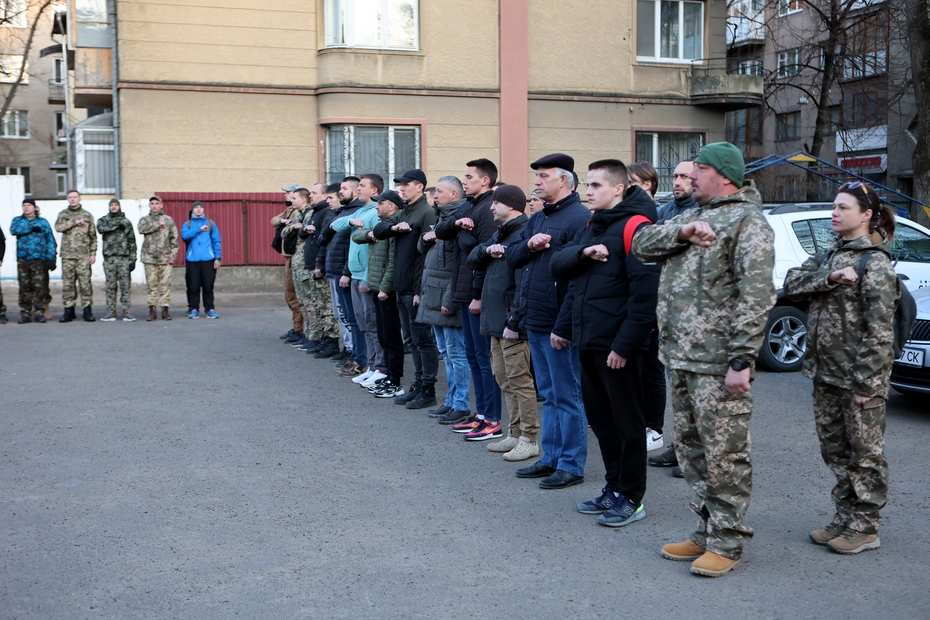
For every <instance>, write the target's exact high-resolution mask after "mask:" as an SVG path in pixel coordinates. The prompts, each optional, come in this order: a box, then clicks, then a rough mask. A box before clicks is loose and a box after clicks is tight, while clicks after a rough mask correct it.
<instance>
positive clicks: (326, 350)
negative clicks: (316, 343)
mask: <svg viewBox="0 0 930 620" xmlns="http://www.w3.org/2000/svg"><path fill="white" fill-rule="evenodd" d="M323 340H324V341H325V344H324V345H323V346H322V347H320V350H319V351H317V352H316V353H315V354H314V355H313V357H314V358H316V359H318V360H322V359H326V358H328V357H330V356H332V355H335V354H336V353H339V341H338V340H337V339H336V338H324V339H323Z"/></svg>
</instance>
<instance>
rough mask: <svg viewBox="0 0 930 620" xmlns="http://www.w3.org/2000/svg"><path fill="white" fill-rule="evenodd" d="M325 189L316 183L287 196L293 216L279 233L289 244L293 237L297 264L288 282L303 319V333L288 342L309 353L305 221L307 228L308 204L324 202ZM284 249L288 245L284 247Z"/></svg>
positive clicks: (308, 219)
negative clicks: (309, 188) (294, 237)
mask: <svg viewBox="0 0 930 620" xmlns="http://www.w3.org/2000/svg"><path fill="white" fill-rule="evenodd" d="M325 187H326V186H325V185H323V184H322V183H317V184H316V185H314V186H313V188H312V189H311V190H307V189H306V188H304V187H301V188H298V189H296V190H294V191H292V192H291V193H290V197H291V198H290V200H291V206H290V208H291V209H292V213H291V216H290V223H288V224H286V225H285V226H284V228H282V229H281V239H282V240H283V241H285V242H286V241H287V240H289V239H290V238H291V237H292V236H296V246H295V249H294V256H296V257H297V260H296V261H295V260H293V258H291V278H292V280H293V283H294V294H295V295H296V296H297V304H298V307H299V309H300V314H301V316H302V317H303V321H302V323H301V325H302V326H303V330H304V331H301V332H299V333H298V334H297V335H298V336H299V338H297V339H296V340H294V341H293V342H291V343H290V344H291V346H292V347H295V348H299V349H302V350H306V349H309V348H310V347H312V346H313V344H315V343H314V342H312V341H311V340H310V339H308V338H307V335H306V334H307V333H308V332H309V331H310V326H311V324H312V323H311V321H310V316H309V314H308V313H309V311H310V308H309V304H307V303H304V300H305V299H306V298H307V294H308V292H309V282H310V271H309V270H307V269H304V262H303V256H304V243H305V242H306V240H307V235H306V234H305V233H304V232H303V230H304V219H305V218H306V220H307V222H306V225H307V226H309V225H310V213H311V210H310V209H309V208H308V207H309V204H310V201H311V200H315V201H316V202H319V201H321V200H322V201H324V202H325V201H326V197H325V196H324V194H323V189H324V188H325ZM283 245H289V244H288V243H284V244H283Z"/></svg>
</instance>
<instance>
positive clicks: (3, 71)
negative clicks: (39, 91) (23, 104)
mask: <svg viewBox="0 0 930 620" xmlns="http://www.w3.org/2000/svg"><path fill="white" fill-rule="evenodd" d="M0 2H2V0H0ZM22 66H23V56H22V54H20V55H16V54H2V55H0V83H3V84H15V83H16V81H17V80H19V70H20V68H21V67H22ZM28 83H29V63H26V67H25V71H23V80H22V81H21V82H20V84H28Z"/></svg>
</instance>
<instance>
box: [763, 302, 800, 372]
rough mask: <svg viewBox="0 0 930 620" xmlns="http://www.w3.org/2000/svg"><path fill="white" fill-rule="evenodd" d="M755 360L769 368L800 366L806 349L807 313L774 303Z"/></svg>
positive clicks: (787, 368) (774, 370) (797, 368)
mask: <svg viewBox="0 0 930 620" xmlns="http://www.w3.org/2000/svg"><path fill="white" fill-rule="evenodd" d="M764 334H765V341H764V342H763V343H762V350H761V351H760V352H759V362H760V363H761V364H762V366H764V367H765V368H767V369H769V370H771V371H773V372H793V371H796V370H800V368H801V364H802V362H803V361H804V353H805V352H806V351H807V315H806V314H804V313H803V312H801V311H800V310H798V309H797V308H792V307H791V306H776V307H775V308H774V309H773V310H772V311H771V312H770V313H769V320H768V321H767V322H766V324H765V332H764Z"/></svg>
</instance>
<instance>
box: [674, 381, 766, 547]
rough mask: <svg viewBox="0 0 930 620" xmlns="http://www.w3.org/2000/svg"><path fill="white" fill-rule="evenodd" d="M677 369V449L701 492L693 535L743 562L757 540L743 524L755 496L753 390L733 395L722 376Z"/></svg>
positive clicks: (690, 480)
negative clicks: (750, 544)
mask: <svg viewBox="0 0 930 620" xmlns="http://www.w3.org/2000/svg"><path fill="white" fill-rule="evenodd" d="M671 372H672V379H671V383H672V409H673V410H674V413H675V453H676V455H677V456H678V464H679V466H680V467H681V471H682V473H684V476H685V480H686V481H687V482H688V485H689V486H690V487H691V489H692V490H693V491H694V493H695V494H696V495H697V502H695V503H692V504H691V509H692V510H694V512H696V513H697V515H698V517H699V519H698V527H697V529H696V530H695V531H694V533H693V534H692V535H691V539H692V540H693V541H694V542H696V543H697V544H699V545H700V546H702V547H704V548H705V549H707V550H708V551H713V552H714V553H716V554H718V555H722V556H724V557H727V558H730V559H733V560H738V559H739V558H740V555H741V554H742V551H743V547H744V546H746V543H748V542H749V540H750V539H751V538H752V528H750V527H748V526H747V525H745V524H744V523H743V518H744V517H745V515H746V510H747V509H748V508H749V499H750V495H751V494H752V462H751V460H750V455H749V452H750V447H751V440H750V437H749V419H750V417H751V416H752V403H753V399H752V392H750V393H748V394H743V395H742V396H735V395H733V394H730V393H729V392H728V391H727V389H726V386H725V385H724V377H722V376H715V375H703V374H698V373H693V372H688V371H685V370H672V371H671Z"/></svg>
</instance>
